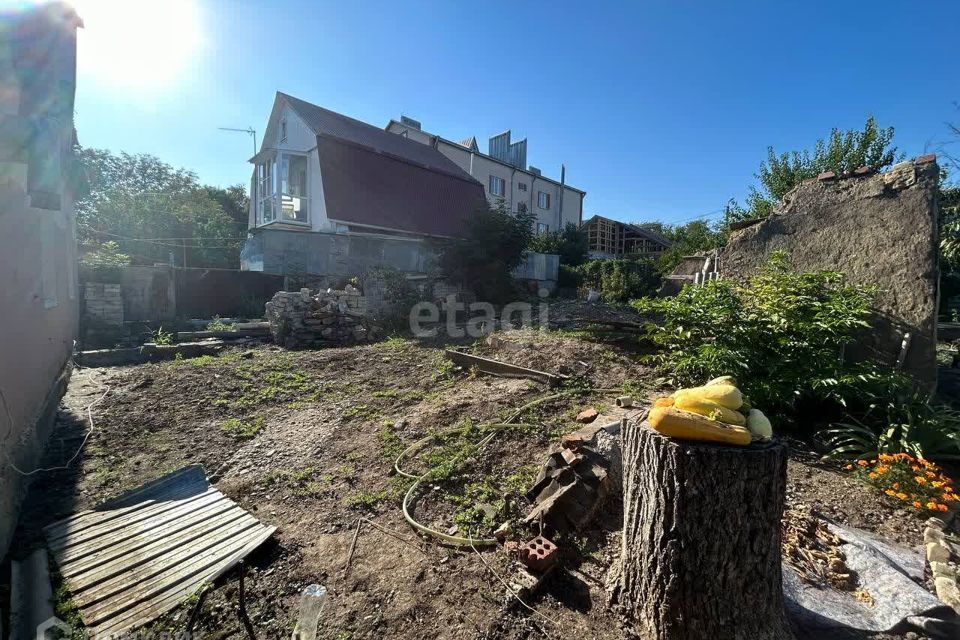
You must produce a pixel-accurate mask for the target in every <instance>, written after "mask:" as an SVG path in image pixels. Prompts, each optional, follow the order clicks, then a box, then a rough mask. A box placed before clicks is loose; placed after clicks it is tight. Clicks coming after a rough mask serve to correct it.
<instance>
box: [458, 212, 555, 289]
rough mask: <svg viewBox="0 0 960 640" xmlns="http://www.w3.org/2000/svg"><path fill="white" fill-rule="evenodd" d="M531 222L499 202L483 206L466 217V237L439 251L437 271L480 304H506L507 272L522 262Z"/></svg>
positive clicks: (529, 216) (529, 215)
mask: <svg viewBox="0 0 960 640" xmlns="http://www.w3.org/2000/svg"><path fill="white" fill-rule="evenodd" d="M535 220H536V218H535V216H534V215H533V214H532V213H529V212H527V211H518V212H517V213H516V214H513V213H511V212H510V211H509V210H508V209H507V207H506V204H505V203H504V202H503V201H502V200H501V201H500V202H499V203H497V205H496V206H493V207H491V206H490V205H489V204H487V203H484V204H483V205H481V207H480V208H479V209H478V210H477V211H476V212H475V213H474V214H473V215H472V216H470V218H469V220H468V222H467V231H466V235H465V236H464V237H463V238H460V239H457V240H454V241H453V242H451V243H450V244H448V245H446V246H445V247H444V248H443V250H442V251H441V253H440V261H439V262H440V269H441V270H442V271H443V273H444V274H445V275H446V276H447V277H448V278H449V279H450V280H452V281H453V282H457V283H460V284H463V285H464V286H467V287H469V288H470V289H472V290H473V291H474V292H475V293H476V294H477V296H478V297H479V298H480V299H481V300H484V301H486V302H493V303H500V302H506V301H507V300H509V299H510V298H511V297H512V294H513V293H514V286H513V278H512V276H511V272H512V271H513V270H514V269H515V268H517V267H518V266H519V265H520V264H521V263H522V262H523V259H524V254H525V253H526V251H527V247H529V246H530V241H531V239H532V238H533V223H534V221H535Z"/></svg>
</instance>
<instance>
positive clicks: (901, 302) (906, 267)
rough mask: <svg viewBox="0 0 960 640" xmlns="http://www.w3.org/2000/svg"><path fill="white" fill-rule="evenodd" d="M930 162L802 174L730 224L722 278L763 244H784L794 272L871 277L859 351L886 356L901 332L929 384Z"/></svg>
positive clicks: (749, 265)
mask: <svg viewBox="0 0 960 640" xmlns="http://www.w3.org/2000/svg"><path fill="white" fill-rule="evenodd" d="M937 172H938V169H937V165H936V163H935V162H933V161H932V158H930V157H925V158H922V159H918V161H915V162H905V163H901V164H899V165H897V166H896V167H894V168H893V169H892V170H891V171H890V172H888V173H886V174H875V175H872V176H867V177H849V178H844V179H836V178H829V177H828V178H827V179H821V180H813V181H808V182H806V183H804V184H802V185H800V186H799V187H797V188H796V189H794V191H792V192H791V193H790V194H788V195H787V196H786V197H785V198H784V202H783V203H782V204H781V205H780V207H779V209H778V210H777V212H776V213H775V214H774V215H772V216H770V217H769V218H768V219H767V220H765V221H763V222H761V223H759V224H756V225H754V226H751V227H747V228H746V229H743V230H741V231H738V232H736V233H734V234H733V235H732V236H731V238H730V241H729V243H728V244H727V246H726V247H725V248H724V249H723V252H722V253H721V255H720V271H721V273H722V274H723V276H724V277H733V278H737V279H745V278H747V277H749V276H750V275H751V274H753V273H756V271H757V270H758V269H759V268H760V267H761V266H762V265H763V264H764V262H765V261H766V259H767V256H769V254H770V252H772V251H775V250H785V251H787V252H788V253H789V254H790V258H791V261H792V263H793V265H794V267H795V268H797V269H798V270H801V271H812V270H833V271H841V272H843V273H845V274H846V275H847V277H848V278H849V279H850V281H851V282H854V283H858V284H875V285H879V286H880V287H881V288H882V290H881V292H880V295H879V297H878V300H877V311H878V315H877V317H876V318H875V321H874V329H873V331H872V332H871V335H870V340H869V343H868V344H865V345H864V349H863V350H862V351H863V353H856V354H854V355H855V356H863V355H872V356H873V357H876V358H878V359H880V361H882V362H885V363H887V364H889V365H891V366H892V365H894V364H895V363H896V361H897V357H898V354H899V353H900V348H901V343H902V340H903V333H904V332H910V334H911V337H912V342H911V346H910V350H909V352H908V354H907V358H906V361H905V363H904V369H905V370H906V371H909V372H911V373H912V374H913V375H914V376H916V377H917V379H918V380H919V381H921V382H923V383H925V384H926V385H929V386H932V385H934V384H935V383H936V313H937V288H938V282H939V265H938V253H937V190H936V185H937Z"/></svg>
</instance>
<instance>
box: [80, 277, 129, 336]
mask: <svg viewBox="0 0 960 640" xmlns="http://www.w3.org/2000/svg"><path fill="white" fill-rule="evenodd" d="M83 319H84V320H85V321H86V322H91V323H95V324H100V325H107V326H111V327H119V326H123V295H122V294H121V293H120V285H119V284H102V283H99V282H88V283H87V284H85V285H83Z"/></svg>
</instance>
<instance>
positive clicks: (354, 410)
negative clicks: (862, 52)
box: [342, 404, 383, 420]
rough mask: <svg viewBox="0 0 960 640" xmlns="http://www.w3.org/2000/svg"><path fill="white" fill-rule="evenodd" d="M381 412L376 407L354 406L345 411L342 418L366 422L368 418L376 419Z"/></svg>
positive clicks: (366, 405)
mask: <svg viewBox="0 0 960 640" xmlns="http://www.w3.org/2000/svg"><path fill="white" fill-rule="evenodd" d="M381 413H383V412H382V411H380V409H378V408H377V407H371V406H370V405H368V404H356V405H354V406H352V407H350V408H349V409H347V410H346V411H344V412H343V414H342V415H343V417H344V418H347V419H349V418H359V419H361V420H366V419H368V418H376V417H377V416H379V415H380V414H381Z"/></svg>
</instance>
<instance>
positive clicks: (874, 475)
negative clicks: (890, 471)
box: [867, 471, 877, 480]
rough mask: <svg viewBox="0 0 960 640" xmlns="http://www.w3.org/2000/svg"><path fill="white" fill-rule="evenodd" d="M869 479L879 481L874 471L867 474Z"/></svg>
mask: <svg viewBox="0 0 960 640" xmlns="http://www.w3.org/2000/svg"><path fill="white" fill-rule="evenodd" d="M867 477H868V478H870V479H871V480H876V479H877V474H875V473H874V472H873V471H871V472H870V473H868V474H867Z"/></svg>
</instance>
